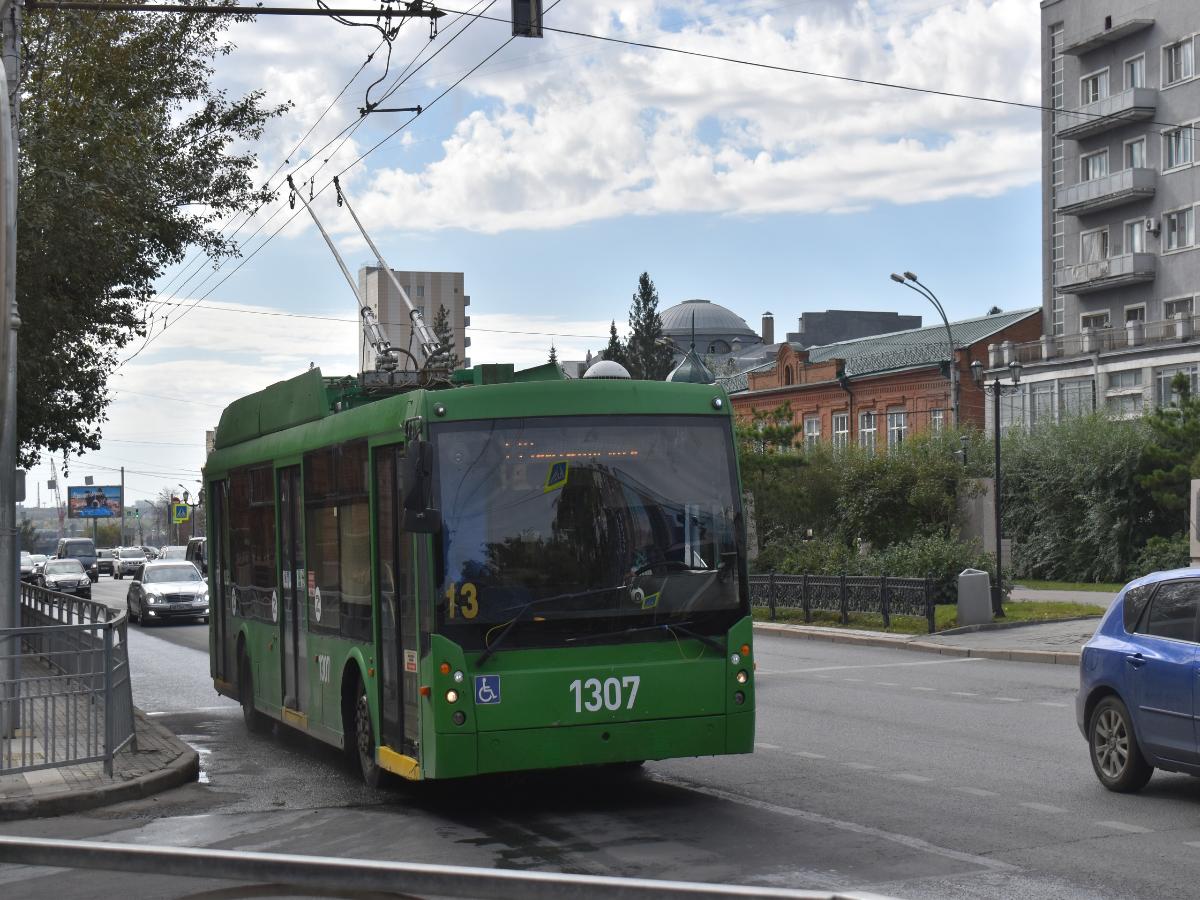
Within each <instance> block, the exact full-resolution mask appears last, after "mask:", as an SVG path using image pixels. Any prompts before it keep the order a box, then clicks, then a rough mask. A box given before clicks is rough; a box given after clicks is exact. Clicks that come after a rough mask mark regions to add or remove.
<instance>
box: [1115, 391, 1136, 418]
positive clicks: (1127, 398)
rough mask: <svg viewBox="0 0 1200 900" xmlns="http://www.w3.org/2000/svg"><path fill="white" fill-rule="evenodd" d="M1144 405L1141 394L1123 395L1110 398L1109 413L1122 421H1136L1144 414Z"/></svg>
mask: <svg viewBox="0 0 1200 900" xmlns="http://www.w3.org/2000/svg"><path fill="white" fill-rule="evenodd" d="M1144 404H1145V398H1144V397H1142V395H1141V394H1121V395H1119V396H1117V397H1109V398H1108V411H1109V412H1110V413H1112V414H1113V415H1114V416H1117V417H1118V418H1121V419H1136V418H1137V417H1138V416H1140V415H1141V414H1142V406H1143V405H1144Z"/></svg>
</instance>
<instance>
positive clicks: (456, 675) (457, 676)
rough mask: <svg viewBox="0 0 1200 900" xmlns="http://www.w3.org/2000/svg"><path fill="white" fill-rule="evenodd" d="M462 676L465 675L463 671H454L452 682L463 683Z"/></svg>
mask: <svg viewBox="0 0 1200 900" xmlns="http://www.w3.org/2000/svg"><path fill="white" fill-rule="evenodd" d="M464 677H465V676H464V675H463V673H462V672H455V673H454V683H455V684H462V683H463V678H464Z"/></svg>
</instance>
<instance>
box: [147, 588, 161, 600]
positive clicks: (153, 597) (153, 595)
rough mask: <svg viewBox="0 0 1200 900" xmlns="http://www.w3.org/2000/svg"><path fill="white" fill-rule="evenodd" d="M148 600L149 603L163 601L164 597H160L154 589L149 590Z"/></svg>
mask: <svg viewBox="0 0 1200 900" xmlns="http://www.w3.org/2000/svg"><path fill="white" fill-rule="evenodd" d="M146 602H147V603H162V597H160V596H159V595H158V594H156V593H154V592H153V591H147V592H146Z"/></svg>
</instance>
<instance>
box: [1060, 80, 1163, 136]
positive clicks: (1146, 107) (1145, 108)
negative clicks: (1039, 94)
mask: <svg viewBox="0 0 1200 900" xmlns="http://www.w3.org/2000/svg"><path fill="white" fill-rule="evenodd" d="M1156 106H1158V91H1157V90H1155V89H1154V88H1145V87H1140V88H1129V90H1127V91H1121V92H1120V93H1119V94H1110V95H1109V96H1107V97H1103V98H1101V99H1100V100H1096V101H1095V102H1094V103H1088V104H1085V105H1084V106H1080V107H1077V108H1076V109H1063V110H1059V111H1058V112H1056V113H1055V114H1054V133H1055V135H1057V136H1058V137H1060V138H1067V139H1069V140H1073V141H1077V140H1079V139H1080V138H1085V137H1091V136H1092V135H1093V134H1101V133H1102V132H1105V131H1108V130H1109V129H1111V128H1120V127H1121V126H1122V125H1128V124H1129V123H1130V122H1141V121H1144V120H1146V119H1151V118H1153V117H1154V109H1155V107H1156Z"/></svg>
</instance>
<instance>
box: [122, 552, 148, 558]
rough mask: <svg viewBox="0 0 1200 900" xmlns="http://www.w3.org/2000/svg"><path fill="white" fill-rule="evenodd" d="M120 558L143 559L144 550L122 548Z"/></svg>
mask: <svg viewBox="0 0 1200 900" xmlns="http://www.w3.org/2000/svg"><path fill="white" fill-rule="evenodd" d="M121 558H122V559H145V558H146V554H145V553H144V552H142V551H141V550H122V551H121Z"/></svg>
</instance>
